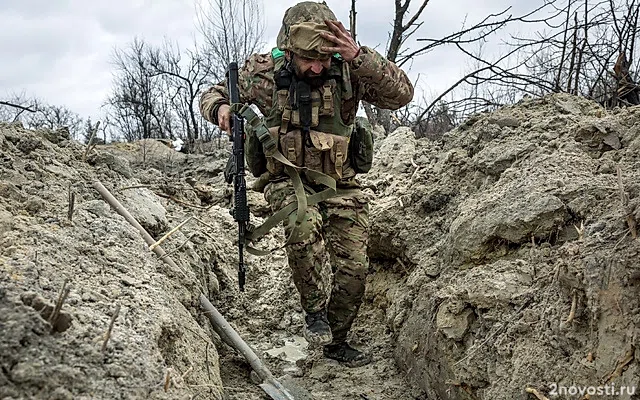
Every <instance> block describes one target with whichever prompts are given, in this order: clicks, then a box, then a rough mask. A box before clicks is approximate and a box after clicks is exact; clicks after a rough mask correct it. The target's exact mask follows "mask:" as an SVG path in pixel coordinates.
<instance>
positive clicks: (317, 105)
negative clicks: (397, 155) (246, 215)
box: [265, 49, 355, 184]
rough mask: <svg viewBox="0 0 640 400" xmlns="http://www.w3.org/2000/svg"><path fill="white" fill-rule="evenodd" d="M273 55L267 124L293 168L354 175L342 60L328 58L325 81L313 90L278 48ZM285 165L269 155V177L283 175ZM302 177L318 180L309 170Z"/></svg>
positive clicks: (341, 176) (337, 174) (337, 178)
mask: <svg viewBox="0 0 640 400" xmlns="http://www.w3.org/2000/svg"><path fill="white" fill-rule="evenodd" d="M272 57H273V62H274V83H275V85H274V91H273V99H272V104H273V106H272V109H271V112H270V113H269V115H268V116H266V119H265V123H266V126H267V127H268V128H269V132H270V134H271V135H272V137H273V138H274V140H276V142H277V143H278V146H279V149H280V151H281V152H282V154H283V155H284V156H285V157H286V158H287V160H288V161H290V162H291V163H293V164H294V165H296V166H299V167H305V168H306V169H310V170H314V171H318V172H322V173H324V174H327V175H329V176H331V177H332V178H334V179H336V180H340V179H346V178H351V177H353V176H354V175H355V171H354V170H353V168H351V167H350V164H349V159H348V153H349V151H348V149H349V140H350V137H351V132H352V131H353V125H351V124H349V125H347V124H345V123H344V122H343V120H342V109H341V107H342V99H343V97H344V95H345V92H346V91H345V90H344V89H345V88H344V84H343V82H344V76H343V69H342V68H341V62H340V61H339V60H338V59H332V64H331V67H330V68H329V71H328V74H327V78H328V79H327V80H326V81H325V83H324V84H323V85H322V86H321V87H318V88H311V87H310V86H309V84H308V83H307V82H305V81H303V80H299V79H297V77H296V75H295V73H294V72H293V67H292V65H291V63H290V62H288V61H286V60H285V57H284V53H283V52H282V51H280V50H278V49H275V50H274V51H273V52H272ZM349 86H350V85H349ZM348 89H350V87H349V88H348ZM349 92H350V90H349ZM346 95H352V94H351V93H346ZM283 167H284V166H283V165H282V163H280V162H279V161H278V160H277V159H274V158H268V159H267V170H268V171H269V172H270V173H271V175H272V176H275V177H277V176H280V175H283V172H284V171H283ZM305 177H306V178H307V181H308V182H309V183H311V184H318V183H319V182H315V180H314V179H313V178H312V177H311V176H309V174H306V175H305Z"/></svg>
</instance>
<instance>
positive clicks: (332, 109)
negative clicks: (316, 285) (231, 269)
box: [231, 49, 355, 255]
mask: <svg viewBox="0 0 640 400" xmlns="http://www.w3.org/2000/svg"><path fill="white" fill-rule="evenodd" d="M272 57H273V60H274V80H275V81H276V82H275V83H276V84H275V85H274V90H273V102H272V107H271V110H270V112H269V114H268V115H266V116H265V117H264V118H260V117H258V116H257V115H256V113H254V112H253V111H252V110H251V108H250V107H249V106H248V105H244V104H232V105H231V110H232V112H235V113H238V114H239V115H241V116H242V117H243V118H245V120H246V125H245V128H247V129H248V131H249V132H251V134H250V135H247V142H250V141H253V142H252V143H254V145H255V146H260V148H261V149H262V150H263V151H264V153H263V154H264V156H265V157H266V167H267V170H268V171H269V173H270V175H271V178H272V179H278V178H279V177H280V176H283V177H284V176H288V177H289V178H290V179H291V183H292V186H293V188H294V191H295V196H296V202H293V203H289V204H288V205H286V206H285V207H283V208H282V209H280V210H278V211H277V212H276V213H275V214H273V215H271V216H270V217H268V218H267V219H266V220H265V221H264V222H263V223H262V224H261V225H260V226H258V227H251V229H250V230H249V232H248V233H247V236H246V239H247V240H249V241H251V242H254V241H256V240H258V239H259V238H261V237H262V236H264V235H265V234H266V233H267V232H268V231H270V230H271V229H272V228H274V227H275V226H277V225H278V224H279V223H280V222H282V221H283V220H284V219H286V218H288V216H289V215H290V214H292V213H296V223H295V227H294V229H293V230H292V231H291V233H290V235H289V237H288V239H287V241H286V242H285V244H283V245H282V246H279V247H278V248H283V247H284V246H286V245H287V244H289V243H290V242H291V240H292V239H293V238H295V237H296V235H297V229H298V226H299V225H300V224H301V222H302V220H303V219H304V217H305V212H306V208H307V207H308V206H311V205H313V204H317V203H320V202H322V201H324V200H327V199H329V198H331V197H333V196H336V195H339V194H341V193H342V192H343V190H348V189H341V188H340V185H338V184H337V182H339V181H340V180H341V179H348V178H351V177H353V176H355V170H354V169H353V168H352V167H351V165H350V160H349V158H348V154H349V141H350V138H351V134H352V131H353V128H354V125H351V124H349V125H347V124H345V123H344V122H343V121H342V113H341V107H342V101H343V100H347V99H349V98H351V97H352V96H353V91H352V88H351V82H350V77H349V71H348V69H347V68H345V66H344V65H342V66H341V65H340V63H339V62H337V61H338V60H336V62H332V66H331V68H330V70H329V79H328V80H327V82H326V83H325V84H324V85H323V86H322V87H320V88H317V89H315V90H311V88H308V87H307V88H305V87H304V86H303V85H300V84H299V82H298V81H297V79H295V76H294V74H293V72H292V71H290V70H289V71H287V70H286V68H287V66H286V65H285V57H284V53H283V52H282V51H280V50H278V49H274V51H273V52H272ZM254 145H251V146H254ZM303 178H304V179H303ZM274 250H277V249H272V250H270V251H264V250H258V249H256V248H253V247H252V246H247V251H249V252H250V253H252V254H254V255H266V254H269V253H270V252H271V251H274Z"/></svg>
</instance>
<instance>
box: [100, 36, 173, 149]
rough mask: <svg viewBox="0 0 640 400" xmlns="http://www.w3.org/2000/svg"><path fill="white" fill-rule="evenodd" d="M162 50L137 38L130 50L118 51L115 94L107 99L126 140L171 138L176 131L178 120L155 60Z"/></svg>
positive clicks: (114, 81) (112, 121) (115, 62)
mask: <svg viewBox="0 0 640 400" xmlns="http://www.w3.org/2000/svg"><path fill="white" fill-rule="evenodd" d="M159 53H160V49H158V48H154V47H153V46H151V45H150V44H148V43H146V42H145V41H144V40H142V39H139V38H134V39H133V41H132V42H131V43H130V45H129V47H128V48H126V49H124V50H121V49H116V50H115V51H114V54H113V63H114V66H115V72H114V80H113V92H112V94H111V95H110V96H109V97H108V99H107V102H106V103H107V105H108V108H107V115H108V116H109V117H110V119H111V123H112V124H113V125H114V126H115V127H116V129H118V130H119V131H120V132H121V134H122V136H123V137H124V138H125V139H126V140H129V141H131V140H138V139H147V138H167V137H169V136H170V135H171V133H172V131H173V123H174V118H173V116H172V115H171V112H170V104H171V100H170V99H169V98H168V96H167V93H166V91H165V88H164V87H163V85H162V82H161V80H160V79H159V78H158V77H159V75H160V73H159V72H158V71H156V70H155V69H154V68H153V66H152V64H151V63H152V60H154V59H157V58H159V57H160V55H159Z"/></svg>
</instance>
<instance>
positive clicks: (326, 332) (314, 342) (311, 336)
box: [304, 310, 333, 347]
mask: <svg viewBox="0 0 640 400" xmlns="http://www.w3.org/2000/svg"><path fill="white" fill-rule="evenodd" d="M304 319H305V322H306V323H307V326H306V327H305V328H304V337H305V338H306V339H307V341H308V342H309V345H310V346H311V347H318V346H323V345H325V344H329V343H331V341H332V340H333V338H332V336H331V328H329V321H328V320H327V312H326V311H325V310H321V311H318V312H315V313H309V314H307V315H306V316H305V318H304Z"/></svg>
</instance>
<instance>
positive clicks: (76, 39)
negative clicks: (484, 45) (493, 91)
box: [0, 0, 530, 119]
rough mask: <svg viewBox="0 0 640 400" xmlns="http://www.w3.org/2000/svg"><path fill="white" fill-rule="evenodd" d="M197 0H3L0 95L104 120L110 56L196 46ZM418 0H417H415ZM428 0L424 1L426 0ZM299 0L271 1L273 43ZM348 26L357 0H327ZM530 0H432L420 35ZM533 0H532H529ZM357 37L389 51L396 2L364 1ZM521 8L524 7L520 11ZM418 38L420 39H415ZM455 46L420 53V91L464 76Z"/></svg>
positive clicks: (360, 0) (415, 68) (269, 36)
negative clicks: (144, 46) (147, 47)
mask: <svg viewBox="0 0 640 400" xmlns="http://www.w3.org/2000/svg"><path fill="white" fill-rule="evenodd" d="M193 1H194V0H107V1H90V0H0V10H2V12H1V13H0V57H1V58H0V99H1V98H5V97H8V96H10V95H11V94H13V93H25V94H26V95H27V96H37V97H39V98H41V99H43V100H45V101H46V102H48V103H51V104H56V105H64V106H66V107H68V108H70V109H71V110H73V111H75V112H77V113H79V114H80V115H81V116H82V117H87V116H91V117H92V118H94V119H96V118H100V115H101V112H100V106H101V104H103V102H104V100H105V99H106V97H107V96H108V94H109V91H110V87H111V72H112V66H111V65H110V60H111V55H112V52H113V49H114V48H115V47H119V48H124V47H126V46H127V44H128V43H129V42H130V41H131V40H132V39H133V37H134V36H138V37H142V38H144V39H145V40H147V41H148V42H152V43H158V44H160V43H161V42H162V40H163V37H165V36H166V37H168V38H170V39H171V40H174V41H177V42H178V43H180V44H181V46H182V47H183V48H186V47H189V46H190V44H191V43H192V38H193V36H194V35H195V34H196V29H195V6H194V3H193ZM413 2H414V3H416V6H414V8H415V7H417V4H418V0H413ZM420 2H421V1H420ZM295 3H297V1H295V0H267V1H266V2H265V4H268V6H267V7H265V23H266V35H265V41H266V42H267V45H266V46H265V47H266V48H269V49H270V48H271V47H273V46H274V45H275V38H276V35H277V33H278V29H279V27H280V23H281V21H282V15H283V14H284V12H285V10H286V9H287V8H288V7H290V6H292V5H294V4H295ZM327 4H328V5H329V6H330V7H331V8H332V9H333V11H334V13H335V14H336V15H337V17H338V19H340V20H342V21H343V23H344V24H345V26H348V21H349V7H350V2H349V1H347V0H327ZM518 4H522V5H524V4H527V2H526V1H525V0H520V1H513V0H512V1H508V0H484V1H477V0H431V1H430V3H429V4H428V5H427V8H426V9H425V11H424V13H423V17H422V18H421V20H422V21H423V25H422V27H421V28H420V30H419V31H418V33H417V34H416V35H415V38H418V37H431V38H433V37H441V36H443V35H445V34H448V33H451V32H453V31H455V30H456V29H458V28H460V27H461V26H462V23H463V21H464V20H465V18H466V19H468V20H469V21H474V22H475V21H478V20H479V19H480V18H481V17H482V16H485V15H487V14H488V13H491V12H499V11H501V10H503V9H504V8H506V7H508V6H511V5H515V6H516V7H517V6H518ZM529 4H530V3H529ZM356 5H357V9H358V16H357V21H358V27H357V33H358V38H359V40H360V42H361V43H362V44H365V45H368V46H371V47H374V48H377V49H378V50H380V52H384V49H385V45H386V42H387V38H388V32H390V30H391V21H392V18H393V13H394V0H357V3H356ZM515 11H519V10H515ZM414 40H415V39H414ZM454 54H455V52H454V51H453V50H452V51H440V52H434V53H430V54H427V55H424V56H421V57H420V58H419V59H418V60H417V61H416V62H414V63H413V64H412V65H411V66H410V69H409V68H408V66H407V68H405V70H408V73H409V75H410V76H411V78H412V79H414V80H415V79H416V77H418V74H420V78H421V79H420V89H421V91H422V90H424V91H425V92H427V93H432V92H436V91H438V90H442V89H443V88H445V87H447V85H450V84H451V83H452V82H454V81H455V80H457V79H459V77H460V76H461V75H460V74H461V73H462V72H463V71H464V70H465V69H466V68H467V65H464V63H463V62H462V61H461V59H460V58H458V57H454Z"/></svg>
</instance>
